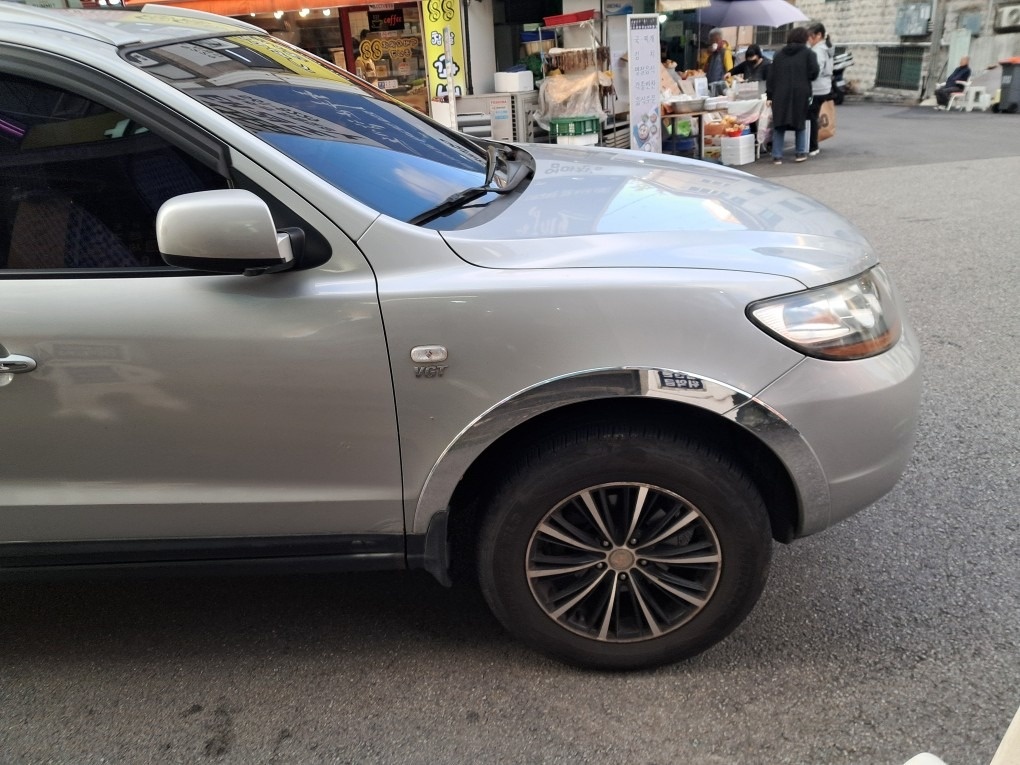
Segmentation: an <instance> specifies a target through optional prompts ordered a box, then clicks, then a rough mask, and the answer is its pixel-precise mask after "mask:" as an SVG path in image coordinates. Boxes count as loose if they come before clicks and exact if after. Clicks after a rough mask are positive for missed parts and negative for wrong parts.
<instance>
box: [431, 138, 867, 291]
mask: <svg viewBox="0 0 1020 765" xmlns="http://www.w3.org/2000/svg"><path fill="white" fill-rule="evenodd" d="M526 149H527V151H528V152H529V153H530V154H531V155H532V156H533V157H534V161H535V175H534V177H533V178H532V179H531V182H530V183H529V184H528V186H527V188H525V189H524V190H523V191H522V192H520V193H519V194H518V195H517V198H516V199H515V200H514V201H513V202H512V203H511V204H509V205H507V206H506V207H505V208H503V209H502V210H501V211H500V212H499V214H498V215H494V216H493V217H492V218H491V219H489V220H488V221H486V222H484V223H481V224H480V225H477V226H473V227H472V228H468V229H464V230H457V231H444V232H442V233H443V236H444V238H445V239H446V241H447V242H448V243H449V245H450V247H451V248H452V249H453V250H454V251H455V252H456V253H457V254H458V255H459V256H460V257H461V258H463V259H464V260H466V261H467V262H469V263H472V264H474V265H477V266H481V267H484V268H613V267H616V268H623V267H646V268H710V269H723V270H731V271H748V272H755V273H765V274H775V275H779V276H787V277H790V278H793V279H797V280H799V281H800V282H801V283H802V284H804V285H806V286H809V287H813V286H817V285H820V284H827V283H830V282H834V281H838V280H840V279H844V278H847V277H850V276H853V275H855V274H858V273H860V272H861V271H863V270H865V269H867V268H869V267H871V266H873V265H875V264H877V262H878V259H877V257H876V256H875V254H874V251H873V250H872V248H871V246H870V245H869V244H868V243H867V241H866V240H865V239H864V237H863V236H862V234H861V233H860V231H858V230H857V228H856V227H855V226H854V225H853V224H851V223H850V222H849V221H847V220H846V219H845V218H843V217H842V216H840V215H838V214H837V213H835V212H833V211H832V210H830V209H829V208H828V207H826V206H825V205H823V204H822V203H820V202H818V201H817V200H814V199H811V198H810V197H807V196H805V195H803V194H800V193H798V192H796V191H793V190H791V189H788V188H785V187H783V186H779V185H777V184H774V183H769V182H767V181H763V180H760V179H758V178H755V177H754V176H752V175H748V174H747V173H743V172H740V171H737V170H733V169H730V168H725V167H722V166H719V165H711V164H707V163H704V162H699V161H696V160H684V159H680V158H677V157H668V156H661V155H650V154H646V153H643V152H636V151H622V150H608V149H597V150H592V149H587V150H585V149H578V148H566V147H557V146H541V145H529V146H527V147H526Z"/></svg>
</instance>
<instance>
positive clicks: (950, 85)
mask: <svg viewBox="0 0 1020 765" xmlns="http://www.w3.org/2000/svg"><path fill="white" fill-rule="evenodd" d="M969 81H970V58H968V57H967V56H964V57H963V58H961V59H960V65H959V66H958V67H956V69H954V70H953V73H952V74H951V75H949V76H948V77H947V78H946V83H945V85H943V86H942V87H941V88H936V89H935V100H936V101H938V105H937V106H936V107H935V108H936V109H945V108H946V107H947V106H949V97H950V96H951V95H952V94H953V93H959V92H960V91H962V90H963V89H964V88H966V87H967V83H968V82H969Z"/></svg>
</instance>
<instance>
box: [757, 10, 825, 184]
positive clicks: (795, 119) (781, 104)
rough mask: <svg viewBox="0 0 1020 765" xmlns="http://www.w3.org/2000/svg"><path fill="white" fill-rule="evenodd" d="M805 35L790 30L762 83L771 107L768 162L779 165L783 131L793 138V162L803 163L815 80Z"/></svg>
mask: <svg viewBox="0 0 1020 765" xmlns="http://www.w3.org/2000/svg"><path fill="white" fill-rule="evenodd" d="M807 41H808V32H807V30H806V29H804V27H797V28H796V29H792V30H790V34H789V35H788V36H787V38H786V45H785V46H783V49H782V50H781V51H779V52H778V53H777V54H776V55H775V58H773V59H772V66H771V67H770V68H769V74H768V79H767V80H766V91H765V92H766V94H767V97H768V100H769V102H770V103H771V104H772V161H773V162H774V163H775V164H777V165H781V164H783V142H784V140H785V139H786V131H787V130H793V131H795V135H796V151H797V156H796V159H795V161H797V162H803V161H804V160H805V159H807V152H808V131H807V126H806V124H805V123H806V122H807V118H808V106H809V105H810V103H811V81H812V80H813V79H815V77H817V76H818V59H817V58H815V54H814V53H812V52H811V49H810V48H809V47H808V46H807Z"/></svg>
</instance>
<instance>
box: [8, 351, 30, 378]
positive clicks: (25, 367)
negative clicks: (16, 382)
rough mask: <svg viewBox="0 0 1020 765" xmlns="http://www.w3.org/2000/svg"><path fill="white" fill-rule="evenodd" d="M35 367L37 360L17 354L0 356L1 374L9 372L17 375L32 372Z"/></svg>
mask: <svg viewBox="0 0 1020 765" xmlns="http://www.w3.org/2000/svg"><path fill="white" fill-rule="evenodd" d="M35 366H36V364H35V359H32V358H29V357H28V356H19V355H18V354H16V353H12V354H11V355H10V356H0V374H3V373H4V372H7V373H8V374H15V375H16V374H21V373H22V372H31V371H32V370H33V369H35Z"/></svg>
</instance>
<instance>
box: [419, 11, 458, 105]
mask: <svg viewBox="0 0 1020 765" xmlns="http://www.w3.org/2000/svg"><path fill="white" fill-rule="evenodd" d="M421 10H422V16H423V18H422V30H423V31H424V33H425V69H426V72H427V77H428V82H429V96H430V97H431V98H442V97H444V96H446V95H448V90H449V86H448V83H447V77H448V76H449V75H450V74H451V73H452V74H453V76H454V83H455V88H456V90H455V93H454V95H457V96H463V95H464V94H465V93H466V92H467V73H466V71H465V69H464V66H465V61H466V57H465V55H464V35H463V30H462V27H461V13H460V0H423V2H422V4H421ZM447 27H449V29H450V34H451V35H452V40H451V41H450V51H451V55H450V56H449V57H447V55H446V45H445V43H444V41H443V30H445V29H446V28H447Z"/></svg>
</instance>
